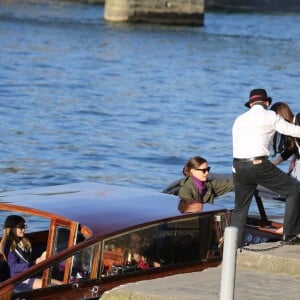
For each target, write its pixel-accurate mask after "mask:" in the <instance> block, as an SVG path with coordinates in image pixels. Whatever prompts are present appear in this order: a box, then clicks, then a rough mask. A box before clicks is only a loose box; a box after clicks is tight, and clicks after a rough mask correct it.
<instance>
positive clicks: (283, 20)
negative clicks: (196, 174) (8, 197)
mask: <svg viewBox="0 0 300 300" xmlns="http://www.w3.org/2000/svg"><path fill="white" fill-rule="evenodd" d="M103 11H104V9H103V6H102V5H90V4H89V5H85V4H78V3H77V4H76V3H75V4H74V3H70V2H47V1H38V2H34V1H19V2H18V1H1V2H0V47H1V56H0V104H1V110H0V122H1V123H0V124H1V125H0V128H1V137H0V147H1V148H0V149H1V157H0V184H1V186H0V190H1V191H7V190H17V189H23V188H32V187H38V186H48V185H55V184H64V183H71V182H79V181H99V182H106V183H111V184H120V185H125V186H137V187H144V188H151V189H154V190H158V191H160V190H162V189H163V188H165V187H166V185H168V184H169V183H171V182H172V181H173V180H176V179H178V178H180V177H181V171H182V167H183V165H184V163H185V161H186V160H187V159H188V158H189V157H191V156H195V155H201V156H203V157H205V158H207V159H208V161H209V164H210V165H211V167H212V171H213V172H216V173H231V161H232V145H231V127H232V123H233V121H234V119H235V117H236V116H237V115H238V114H241V113H242V112H244V111H245V110H246V108H245V107H244V106H243V104H244V102H246V101H247V99H248V95H249V91H250V90H251V89H252V88H257V87H263V88H265V89H266V90H267V91H268V93H269V94H270V96H272V97H273V99H274V101H279V100H280V101H287V102H288V103H289V104H290V106H291V108H292V109H293V110H294V111H295V112H298V110H299V108H298V103H299V99H298V95H299V72H300V22H299V20H300V19H299V15H293V14H228V13H213V12H209V13H206V15H205V26H204V27H173V26H168V27H167V26H159V25H155V26H154V25H149V24H113V23H107V22H105V21H104V19H103ZM282 168H284V169H286V168H287V165H283V166H282ZM219 203H221V202H219ZM223 203H225V204H227V205H228V206H231V207H232V206H233V194H228V195H226V196H225V200H224V201H223ZM270 206H271V209H272V210H273V213H275V214H281V213H282V206H281V205H279V204H277V203H274V204H273V203H272V204H270Z"/></svg>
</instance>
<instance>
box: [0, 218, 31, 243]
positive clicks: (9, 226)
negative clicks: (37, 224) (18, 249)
mask: <svg viewBox="0 0 300 300" xmlns="http://www.w3.org/2000/svg"><path fill="white" fill-rule="evenodd" d="M25 229H26V222H25V219H24V218H23V217H21V216H18V215H10V216H8V217H7V218H6V219H5V222H4V226H3V230H6V231H9V232H11V233H12V234H13V236H14V237H15V239H16V240H18V239H19V238H22V237H24V233H25Z"/></svg>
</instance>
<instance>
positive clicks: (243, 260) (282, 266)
mask: <svg viewBox="0 0 300 300" xmlns="http://www.w3.org/2000/svg"><path fill="white" fill-rule="evenodd" d="M272 247H278V248H276V249H271V250H267V251H266V249H269V248H272ZM247 249H250V251H249V250H242V251H241V252H240V250H238V254H237V266H238V267H241V268H249V269H255V270H261V271H269V272H275V273H285V274H289V275H293V276H300V245H283V246H282V245H280V242H276V243H263V244H257V245H251V246H249V247H247ZM262 250H263V251H262Z"/></svg>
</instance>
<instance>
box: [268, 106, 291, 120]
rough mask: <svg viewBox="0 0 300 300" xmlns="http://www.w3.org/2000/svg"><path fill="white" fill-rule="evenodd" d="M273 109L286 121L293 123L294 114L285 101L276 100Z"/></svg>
mask: <svg viewBox="0 0 300 300" xmlns="http://www.w3.org/2000/svg"><path fill="white" fill-rule="evenodd" d="M270 109H271V110H273V111H275V112H276V114H278V115H280V116H281V117H282V118H283V119H285V120H286V121H288V122H290V123H292V122H293V119H294V115H293V113H292V111H291V109H290V107H289V106H288V105H287V104H286V103H284V102H276V103H274V104H273V105H272V106H271V108H270Z"/></svg>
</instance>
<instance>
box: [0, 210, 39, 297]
mask: <svg viewBox="0 0 300 300" xmlns="http://www.w3.org/2000/svg"><path fill="white" fill-rule="evenodd" d="M25 229H26V223H25V220H24V218H22V217H21V216H18V215H10V216H8V217H7V218H6V219H5V222H4V228H3V234H2V240H1V242H0V253H1V254H2V255H3V257H4V258H5V259H6V261H7V263H8V266H9V270H10V276H11V277H13V276H15V275H17V274H19V273H21V272H22V271H25V270H27V269H28V268H29V267H30V266H32V265H34V264H37V263H39V262H41V261H42V260H44V259H45V253H43V254H42V255H41V256H40V257H38V258H37V259H36V260H32V259H31V252H32V251H31V243H30V241H29V239H28V238H27V237H26V236H25ZM41 284H42V281H41V279H39V278H30V279H27V280H25V281H23V282H22V283H20V284H18V285H17V286H16V289H17V290H22V291H23V290H28V289H36V288H40V287H41Z"/></svg>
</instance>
